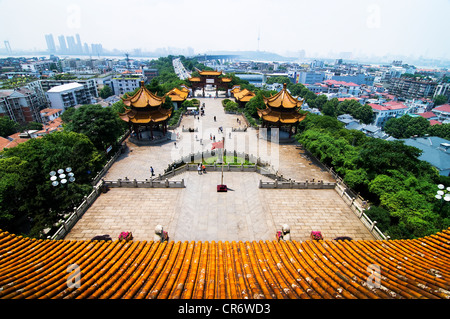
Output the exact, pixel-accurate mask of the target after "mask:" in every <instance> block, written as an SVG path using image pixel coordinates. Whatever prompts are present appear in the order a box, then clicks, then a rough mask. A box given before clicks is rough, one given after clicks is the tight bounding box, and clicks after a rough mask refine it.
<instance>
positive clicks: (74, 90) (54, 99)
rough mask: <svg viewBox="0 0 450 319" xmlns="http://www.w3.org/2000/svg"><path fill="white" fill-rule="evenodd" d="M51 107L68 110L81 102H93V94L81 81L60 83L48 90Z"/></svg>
mask: <svg viewBox="0 0 450 319" xmlns="http://www.w3.org/2000/svg"><path fill="white" fill-rule="evenodd" d="M46 94H47V98H48V100H49V102H50V105H51V108H56V109H63V110H66V109H67V108H69V107H74V106H75V105H79V104H90V103H93V102H94V101H92V99H91V95H90V93H89V92H88V90H86V88H85V87H84V86H83V85H82V84H80V83H76V82H74V83H68V84H63V85H58V86H55V87H53V88H51V89H50V90H48V91H47V93H46Z"/></svg>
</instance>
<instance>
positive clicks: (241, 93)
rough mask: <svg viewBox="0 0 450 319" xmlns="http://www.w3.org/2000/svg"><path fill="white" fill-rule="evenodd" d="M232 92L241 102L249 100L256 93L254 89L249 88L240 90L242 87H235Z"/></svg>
mask: <svg viewBox="0 0 450 319" xmlns="http://www.w3.org/2000/svg"><path fill="white" fill-rule="evenodd" d="M231 93H233V96H234V98H235V99H236V100H238V101H240V102H248V101H250V100H251V99H252V98H253V97H255V95H256V94H255V93H254V92H252V91H249V90H247V89H243V90H240V88H235V89H233V90H232V91H231Z"/></svg>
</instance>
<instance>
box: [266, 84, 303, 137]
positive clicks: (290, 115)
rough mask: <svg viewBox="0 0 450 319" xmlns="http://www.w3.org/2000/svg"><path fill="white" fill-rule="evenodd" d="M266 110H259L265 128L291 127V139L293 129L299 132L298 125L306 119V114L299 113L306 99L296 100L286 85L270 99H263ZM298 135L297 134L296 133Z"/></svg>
mask: <svg viewBox="0 0 450 319" xmlns="http://www.w3.org/2000/svg"><path fill="white" fill-rule="evenodd" d="M263 99H264V104H265V105H266V108H265V109H262V110H259V109H258V110H257V111H258V115H259V117H260V119H261V120H262V126H263V127H278V128H281V126H289V137H290V136H291V135H292V127H295V130H297V126H296V124H297V123H299V122H301V121H303V120H304V119H305V118H306V114H301V113H300V112H299V109H300V107H301V106H302V104H303V102H304V99H302V100H298V99H297V98H294V97H293V96H292V95H291V94H290V93H289V92H288V90H287V88H286V83H284V85H283V89H282V90H281V91H280V92H278V93H277V94H275V95H273V96H270V97H263ZM295 133H296V132H295Z"/></svg>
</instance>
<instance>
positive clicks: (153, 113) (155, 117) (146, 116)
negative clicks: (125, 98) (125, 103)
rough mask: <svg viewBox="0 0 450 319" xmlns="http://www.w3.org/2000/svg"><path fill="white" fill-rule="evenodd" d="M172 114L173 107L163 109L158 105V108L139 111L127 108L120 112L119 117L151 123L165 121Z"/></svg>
mask: <svg viewBox="0 0 450 319" xmlns="http://www.w3.org/2000/svg"><path fill="white" fill-rule="evenodd" d="M170 115H172V108H170V109H163V108H162V107H158V108H156V109H151V110H139V111H137V110H135V109H126V110H125V112H124V113H122V114H119V117H120V118H121V119H122V120H123V121H125V122H131V123H134V124H149V123H159V122H162V121H165V120H167V119H168V118H169V117H170Z"/></svg>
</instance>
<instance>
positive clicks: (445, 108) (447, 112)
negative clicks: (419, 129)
mask: <svg viewBox="0 0 450 319" xmlns="http://www.w3.org/2000/svg"><path fill="white" fill-rule="evenodd" d="M431 112H433V113H434V114H436V116H437V119H435V120H438V121H440V122H443V123H447V122H450V104H443V105H440V106H438V107H435V108H434V109H432V110H431Z"/></svg>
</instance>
